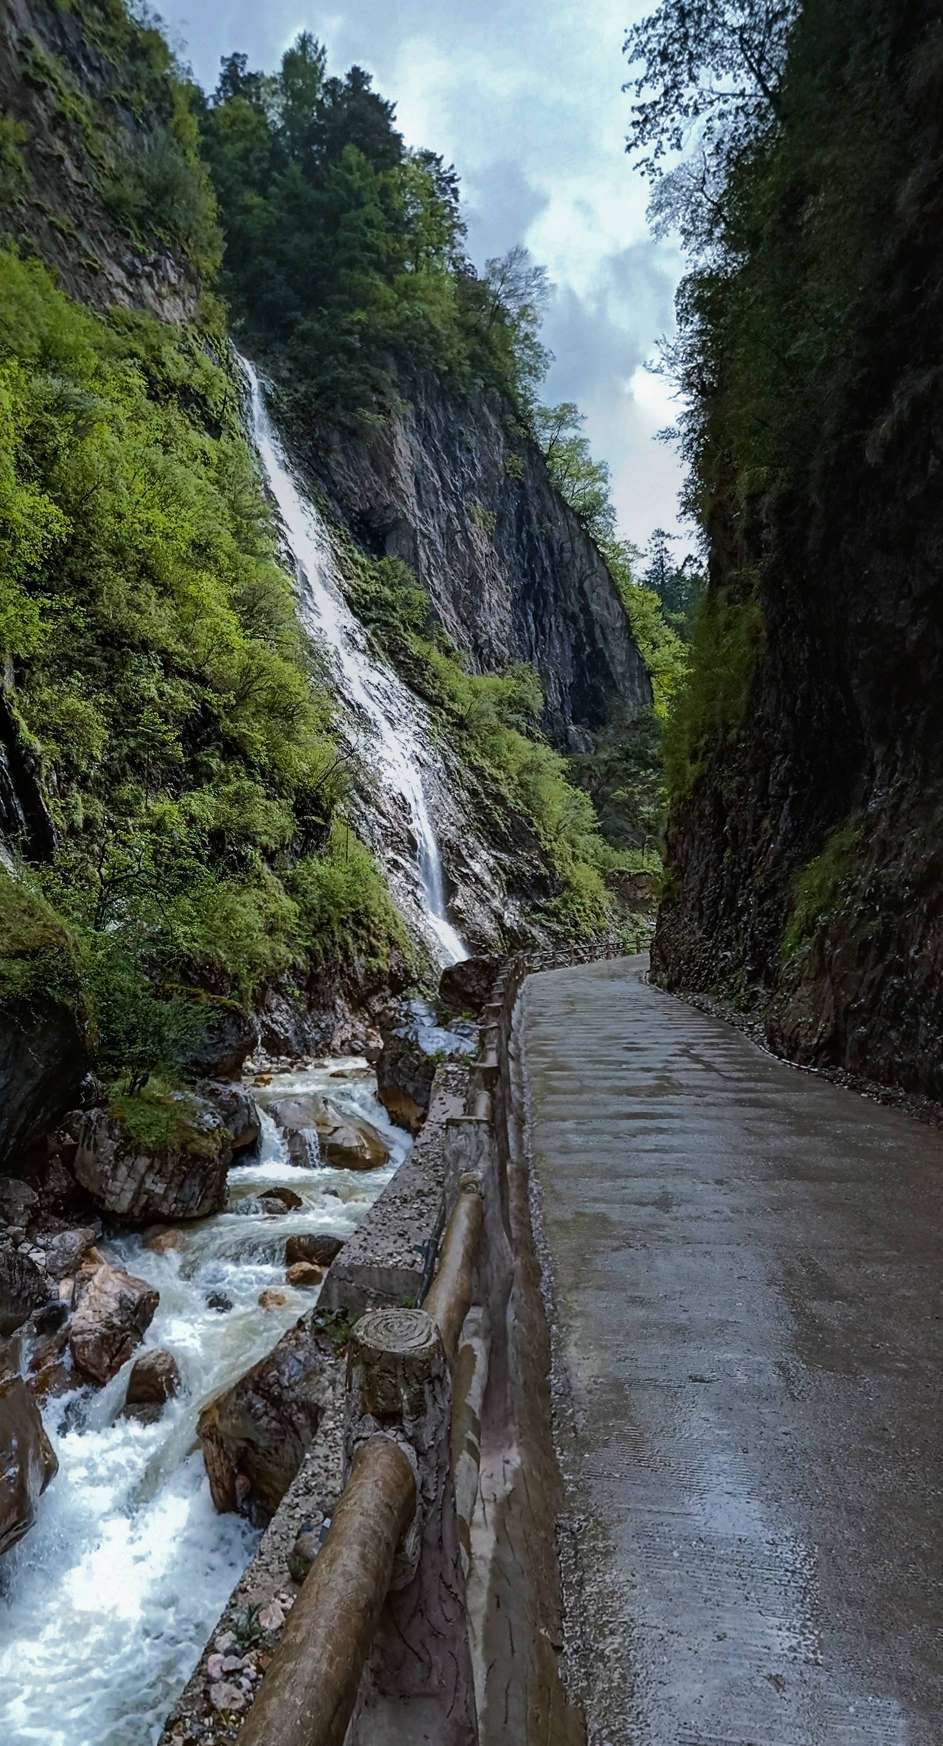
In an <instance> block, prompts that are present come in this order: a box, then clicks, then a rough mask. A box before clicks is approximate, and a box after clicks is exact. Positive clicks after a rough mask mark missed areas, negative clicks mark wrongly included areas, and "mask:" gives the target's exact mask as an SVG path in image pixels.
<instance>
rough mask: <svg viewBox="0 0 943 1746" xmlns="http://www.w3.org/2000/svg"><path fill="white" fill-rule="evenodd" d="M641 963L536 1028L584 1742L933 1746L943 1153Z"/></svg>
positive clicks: (609, 976)
mask: <svg viewBox="0 0 943 1746" xmlns="http://www.w3.org/2000/svg"><path fill="white" fill-rule="evenodd" d="M644 970H645V961H644V960H643V959H623V960H621V961H620V962H616V963H609V964H596V965H589V966H586V967H581V968H575V969H569V970H558V971H551V972H547V973H545V974H543V975H537V976H534V977H532V978H531V979H530V980H529V981H528V982H527V984H526V986H525V989H524V994H523V1008H522V1016H521V1031H520V1036H521V1050H522V1058H523V1069H524V1076H525V1084H526V1089H527V1097H528V1108H529V1142H530V1151H531V1158H532V1163H533V1167H534V1169H535V1172H536V1177H537V1181H538V1184H539V1199H540V1202H541V1206H542V1223H543V1232H544V1239H545V1243H546V1248H547V1251H548V1253H549V1257H550V1269H551V1273H552V1280H553V1290H554V1292H555V1301H556V1307H555V1323H556V1336H555V1337H556V1342H557V1348H558V1351H557V1356H558V1360H559V1368H560V1370H561V1373H562V1376H563V1383H562V1385H561V1387H560V1395H559V1398H560V1418H561V1426H562V1429H561V1432H560V1453H561V1462H562V1465H563V1468H564V1476H565V1479H566V1482H567V1488H568V1495H569V1508H570V1514H569V1521H568V1526H569V1528H570V1529H571V1530H572V1532H570V1533H566V1532H565V1533H564V1535H563V1543H564V1546H565V1547H566V1546H569V1547H570V1549H571V1550H570V1553H569V1554H567V1553H566V1552H565V1554H564V1563H565V1564H570V1566H571V1568H570V1569H569V1570H568V1572H567V1581H566V1586H567V1589H568V1597H567V1598H568V1609H569V1623H568V1627H567V1631H568V1648H569V1650H570V1651H571V1653H572V1656H573V1660H574V1664H575V1666H576V1669H577V1677H578V1679H579V1682H580V1683H581V1685H582V1688H583V1694H584V1698H585V1701H586V1705H587V1710H588V1717H589V1733H590V1738H591V1740H592V1741H594V1742H597V1743H600V1746H601V1743H605V1746H943V1637H941V1633H943V1526H941V1522H943V1496H941V1492H943V1460H941V1454H943V1435H941V1428H943V1390H941V1364H940V1359H941V1344H943V1341H941V1330H943V1322H941V1308H943V1301H941V1290H943V1274H941V1260H943V1137H941V1135H940V1134H939V1133H937V1132H935V1131H933V1130H931V1129H929V1128H926V1127H924V1126H922V1125H921V1124H919V1123H917V1122H915V1121H913V1120H912V1119H911V1118H910V1117H908V1116H905V1115H902V1114H900V1113H898V1112H897V1111H894V1110H888V1109H883V1108H881V1107H880V1106H878V1105H875V1104H872V1103H870V1102H867V1101H865V1100H864V1099H862V1098H859V1097H857V1096H856V1095H855V1094H854V1093H852V1092H848V1091H842V1090H840V1089H838V1088H836V1087H834V1086H831V1085H829V1084H828V1083H826V1082H825V1081H823V1080H820V1079H818V1078H817V1077H815V1076H813V1075H810V1074H807V1073H801V1072H797V1071H796V1070H795V1069H793V1068H791V1067H788V1066H785V1065H783V1064H782V1063H780V1062H778V1061H775V1060H773V1059H771V1058H770V1057H768V1056H767V1055H765V1054H764V1053H762V1051H760V1050H759V1049H757V1048H755V1047H754V1046H753V1045H752V1044H751V1043H750V1042H748V1041H747V1040H746V1039H744V1038H743V1037H742V1036H741V1035H740V1034H739V1033H738V1032H737V1031H735V1030H733V1029H732V1028H730V1027H729V1026H727V1025H725V1024H723V1023H721V1022H720V1021H718V1020H716V1019H713V1018H708V1017H704V1016H703V1015H702V1014H700V1013H698V1012H696V1011H694V1010H692V1009H691V1008H690V1007H688V1006H686V1005H684V1004H682V1003H681V1002H679V1001H677V1000H675V999H673V998H672V997H671V996H669V995H667V994H663V993H662V992H661V991H660V990H658V989H656V988H651V987H649V986H648V985H647V984H646V983H645V981H644V979H643V976H644ZM568 1413H569V1418H568Z"/></svg>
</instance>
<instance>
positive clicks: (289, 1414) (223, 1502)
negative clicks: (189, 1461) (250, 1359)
mask: <svg viewBox="0 0 943 1746" xmlns="http://www.w3.org/2000/svg"><path fill="white" fill-rule="evenodd" d="M333 1362H334V1353H333V1347H332V1345H331V1342H330V1340H329V1338H328V1336H327V1335H326V1334H324V1333H322V1332H321V1330H320V1329H319V1328H318V1327H317V1326H316V1325H315V1324H314V1323H313V1321H312V1319H311V1318H310V1317H308V1316H303V1317H302V1319H301V1321H299V1322H296V1324H295V1326H294V1327H293V1328H290V1329H289V1330H288V1333H287V1334H283V1336H282V1338H281V1339H280V1340H279V1342H278V1344H277V1346H275V1347H274V1348H273V1350H272V1351H271V1352H270V1353H269V1354H268V1356H267V1357H266V1358H263V1359H261V1360H260V1362H259V1363H258V1364H254V1365H253V1367H252V1369H251V1370H248V1371H247V1372H246V1374H245V1376H243V1377H241V1378H240V1380H239V1381H238V1382H237V1383H235V1384H234V1386H233V1387H232V1388H230V1389H227V1390H226V1391H225V1392H224V1393H223V1394H219V1395H217V1396H216V1399H215V1400H212V1401H210V1403H209V1405H208V1406H206V1407H204V1409H203V1411H202V1413H201V1414H200V1420H199V1427H198V1429H199V1434H200V1439H201V1441H202V1444H203V1459H204V1461H205V1463H206V1471H207V1474H208V1476H209V1482H210V1491H211V1492H212V1496H213V1502H214V1504H215V1505H216V1508H217V1509H218V1510H220V1511H226V1510H235V1509H242V1510H245V1511H246V1512H247V1513H248V1514H249V1515H251V1517H252V1519H253V1520H254V1521H256V1522H266V1521H268V1520H270V1519H271V1517H272V1516H273V1515H274V1513H275V1511H276V1509H277V1508H278V1506H279V1504H280V1503H281V1500H282V1498H283V1497H284V1495H285V1493H286V1491H287V1490H288V1487H289V1486H290V1484H291V1482H292V1480H293V1479H294V1477H295V1474H296V1473H297V1472H298V1469H299V1467H300V1466H301V1462H302V1460H303V1458H304V1454H305V1450H306V1449H307V1447H308V1444H309V1443H310V1442H311V1439H312V1437H313V1436H314V1435H315V1433H316V1431H317V1429H318V1426H319V1424H320V1422H321V1416H322V1413H323V1411H324V1408H325V1405H326V1402H327V1398H328V1391H329V1388H330V1377H331V1373H332V1365H333Z"/></svg>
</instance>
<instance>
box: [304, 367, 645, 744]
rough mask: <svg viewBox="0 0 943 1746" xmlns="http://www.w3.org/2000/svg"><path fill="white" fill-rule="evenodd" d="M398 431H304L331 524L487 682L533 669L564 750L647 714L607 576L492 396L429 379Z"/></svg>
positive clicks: (548, 722) (635, 655) (549, 724)
mask: <svg viewBox="0 0 943 1746" xmlns="http://www.w3.org/2000/svg"><path fill="white" fill-rule="evenodd" d="M403 396H404V401H403V404H402V407H401V410H400V411H399V412H398V413H397V415H396V416H395V417H393V418H392V419H391V420H390V421H389V423H387V424H384V425H377V426H373V427H371V428H369V429H363V430H359V431H357V432H356V433H353V434H348V433H345V432H342V431H339V430H337V429H334V430H333V431H332V430H331V429H329V428H328V429H325V430H321V429H319V430H318V432H317V436H316V437H307V438H306V433H304V432H300V433H299V436H300V440H301V443H302V444H303V446H304V449H305V452H306V456H307V459H308V461H309V464H310V466H311V467H312V469H313V470H314V472H315V474H316V477H317V478H318V480H319V482H320V483H321V485H322V487H323V489H324V490H325V491H326V493H327V496H328V498H329V500H330V502H331V505H332V507H333V509H334V512H335V514H336V515H337V516H338V517H339V518H340V520H341V521H342V522H343V524H344V525H345V526H346V527H347V528H348V529H349V531H350V532H351V534H352V535H353V536H354V538H355V539H357V540H358V541H359V542H360V543H361V544H362V545H364V546H365V547H366V549H367V550H368V551H370V552H371V553H372V554H373V555H375V556H379V557H395V558H402V559H405V561H406V562H407V563H408V564H410V565H411V566H412V568H413V569H414V570H415V572H416V575H417V577H418V579H419V581H420V582H421V584H422V585H423V587H424V588H425V590H426V592H427V593H428V595H429V598H430V600H431V601H432V604H433V607H434V609H435V611H436V613H437V615H438V617H439V618H440V620H441V622H442V624H443V626H444V627H445V629H446V630H447V631H448V632H449V634H450V635H451V636H452V638H453V639H454V641H455V642H456V644H457V645H458V647H459V648H460V649H461V650H462V651H463V652H464V653H465V654H466V655H467V656H468V657H469V658H470V660H471V663H472V665H473V667H474V668H475V669H476V670H478V671H484V672H488V671H494V670H496V669H499V668H501V667H505V666H507V665H509V664H510V663H512V662H527V663H528V664H529V665H530V666H532V667H534V668H535V669H536V671H537V673H538V674H539V675H540V679H541V683H542V685H543V689H544V696H545V700H546V713H545V726H546V729H547V732H548V735H549V737H550V738H551V740H552V741H553V742H554V744H556V745H557V746H558V747H559V748H560V750H562V751H588V750H590V749H591V747H592V744H593V739H594V736H595V735H596V734H598V733H599V732H600V731H601V730H602V729H604V728H606V727H609V726H611V725H614V724H617V723H619V722H620V721H622V720H626V721H632V720H634V719H635V718H636V717H638V716H639V715H641V714H642V713H643V712H644V711H645V710H647V709H650V707H651V702H652V691H651V681H650V679H649V676H648V672H647V669H646V667H645V663H644V661H643V660H642V657H641V655H640V654H639V651H638V648H637V646H636V643H635V640H634V638H633V636H632V632H631V629H630V627H629V622H628V619H627V617H626V613H625V608H624V606H623V605H622V602H621V600H620V598H619V595H618V592H617V590H616V587H615V585H614V583H613V581H612V578H611V576H610V574H609V572H608V570H607V568H606V566H605V564H604V562H603V560H602V558H601V557H600V554H599V552H598V550H597V549H596V547H595V545H594V544H593V542H592V540H591V539H590V538H589V536H588V534H587V533H586V531H585V529H584V528H583V527H582V525H581V523H580V521H579V519H578V518H577V516H575V515H574V514H573V512H572V510H571V509H570V508H569V506H568V505H567V504H566V503H565V502H564V501H563V499H562V498H561V497H560V495H559V492H557V491H556V490H555V488H554V486H553V485H552V483H551V481H550V477H549V475H548V472H547V468H546V465H545V463H544V460H543V456H542V455H541V453H540V451H539V449H538V448H537V447H536V445H535V444H534V443H533V442H532V441H531V440H530V439H529V438H528V437H526V436H525V435H523V434H522V433H521V432H520V430H519V429H518V428H517V426H516V424H515V421H514V420H513V418H512V416H511V411H510V408H509V407H508V406H507V404H506V403H504V402H502V400H501V397H500V395H499V394H497V393H496V392H494V391H493V390H491V391H489V390H487V389H484V388H477V389H474V390H471V391H468V392H462V391H460V390H458V389H455V388H453V387H451V386H450V385H449V384H447V383H446V382H445V381H444V380H442V379H440V378H434V377H431V376H425V377H420V378H417V379H415V380H413V381H411V382H408V383H404V384H403Z"/></svg>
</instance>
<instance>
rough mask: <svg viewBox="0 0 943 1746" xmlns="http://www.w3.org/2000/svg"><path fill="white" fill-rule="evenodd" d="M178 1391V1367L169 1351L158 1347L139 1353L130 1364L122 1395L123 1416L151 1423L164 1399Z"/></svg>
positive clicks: (161, 1409) (171, 1396)
mask: <svg viewBox="0 0 943 1746" xmlns="http://www.w3.org/2000/svg"><path fill="white" fill-rule="evenodd" d="M179 1393H180V1366H179V1365H178V1363H177V1360H176V1358H175V1357H174V1355H173V1353H172V1352H165V1351H164V1350H163V1349H162V1348H161V1347H155V1348H154V1350H153V1351H150V1352H142V1353H141V1356H140V1358H136V1359H135V1361H134V1363H133V1365H132V1366H131V1375H130V1376H129V1377H128V1392H127V1394H126V1395H125V1398H124V1408H123V1414H124V1417H125V1418H129V1419H139V1420H140V1421H141V1422H142V1423H144V1424H151V1423H152V1421H153V1420H154V1419H158V1418H160V1415H161V1413H162V1412H163V1409H164V1403H165V1401H168V1400H171V1399H172V1398H173V1396H174V1395H175V1394H179Z"/></svg>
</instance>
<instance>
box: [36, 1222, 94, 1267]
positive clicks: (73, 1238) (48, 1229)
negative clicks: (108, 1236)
mask: <svg viewBox="0 0 943 1746" xmlns="http://www.w3.org/2000/svg"><path fill="white" fill-rule="evenodd" d="M101 1234H102V1231H101V1221H100V1220H98V1219H96V1220H95V1223H94V1224H85V1225H76V1224H70V1223H69V1221H68V1220H67V1219H58V1218H52V1217H50V1218H44V1219H42V1220H41V1221H40V1222H39V1223H37V1224H35V1225H31V1226H30V1231H29V1252H30V1254H31V1255H32V1257H33V1259H34V1260H35V1261H36V1263H37V1265H38V1266H40V1267H41V1268H43V1269H44V1271H45V1272H46V1273H47V1274H48V1275H49V1277H50V1279H55V1280H59V1279H66V1278H68V1277H69V1276H70V1275H72V1274H73V1273H75V1272H76V1271H77V1269H78V1268H79V1267H80V1266H81V1263H82V1262H83V1260H84V1259H85V1257H86V1255H87V1254H88V1251H89V1250H90V1249H91V1248H93V1247H94V1245H95V1244H96V1243H97V1242H98V1239H99V1237H100V1236H101Z"/></svg>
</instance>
